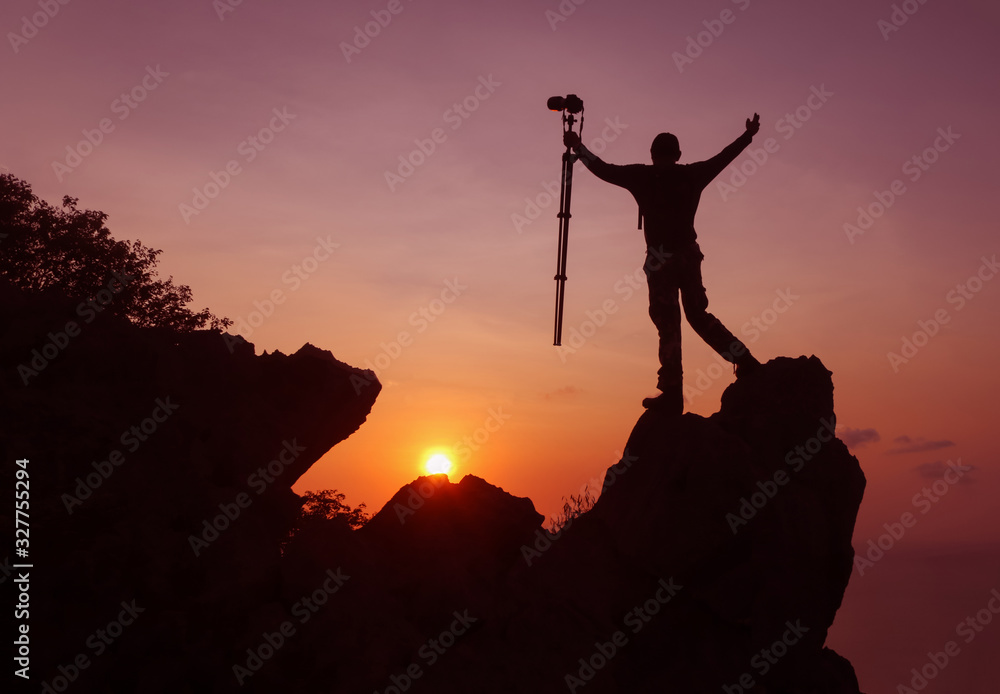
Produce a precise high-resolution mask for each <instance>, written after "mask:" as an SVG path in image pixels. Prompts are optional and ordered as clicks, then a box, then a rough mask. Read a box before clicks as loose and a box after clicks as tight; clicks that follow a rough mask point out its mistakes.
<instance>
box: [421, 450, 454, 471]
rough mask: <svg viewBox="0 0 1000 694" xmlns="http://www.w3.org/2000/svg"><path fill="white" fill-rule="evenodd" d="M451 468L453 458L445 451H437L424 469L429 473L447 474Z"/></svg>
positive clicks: (425, 464)
mask: <svg viewBox="0 0 1000 694" xmlns="http://www.w3.org/2000/svg"><path fill="white" fill-rule="evenodd" d="M451 468H452V465H451V460H450V459H449V458H448V456H446V455H445V454H443V453H435V454H434V455H432V456H431V457H430V458H428V459H427V462H426V463H424V469H425V470H427V474H429V475H447V474H448V473H449V472H451Z"/></svg>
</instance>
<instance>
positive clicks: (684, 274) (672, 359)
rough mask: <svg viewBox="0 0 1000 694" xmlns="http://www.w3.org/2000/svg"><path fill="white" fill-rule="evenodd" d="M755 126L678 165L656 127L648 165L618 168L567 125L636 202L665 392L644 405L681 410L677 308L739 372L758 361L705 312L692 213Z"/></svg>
mask: <svg viewBox="0 0 1000 694" xmlns="http://www.w3.org/2000/svg"><path fill="white" fill-rule="evenodd" d="M758 130H760V116H758V115H757V114H756V113H755V114H753V120H752V121H751V120H750V119H749V118H748V119H747V122H746V132H744V133H743V134H742V135H740V136H739V137H738V138H736V141H735V142H733V143H732V144H731V145H729V146H728V147H726V148H725V149H724V150H722V151H721V152H720V153H719V154H717V155H715V156H714V157H712V158H711V159H709V160H707V161H701V162H697V163H695V164H678V163H677V160H678V159H680V157H681V149H680V144H679V143H678V141H677V138H676V137H675V136H674V135H671V134H670V133H660V134H659V135H657V136H656V137H655V138H654V139H653V144H652V146H651V147H650V149H649V153H650V155H651V156H652V159H653V164H652V166H650V165H648V164H630V165H628V166H616V165H614V164H607V163H605V162H604V161H602V160H601V159H600V158H599V157H598V156H597V155H596V154H594V153H593V152H591V151H590V150H588V149H587V148H586V147H585V146H584V145H583V144H582V143H581V142H580V136H579V135H577V134H576V133H575V132H572V131H569V132H567V133H566V135H565V144H566V146H567V147H572V148H573V151H574V152H576V154H577V155H578V156H579V158H580V160H581V161H582V162H583V163H584V164H585V165H586V167H587V168H588V169H590V170H591V171H592V172H593V173H594V175H595V176H597V177H598V178H600V179H602V180H605V181H607V182H608V183H614V184H615V185H617V186H621V187H622V188H625V189H626V190H628V191H629V192H630V193H632V195H633V197H635V200H636V202H638V203H639V223H640V227H644V230H645V235H646V261H645V263H644V265H643V269H644V271H645V273H646V281H647V284H648V285H649V317H650V318H652V319H653V323H654V325H656V330H657V332H658V333H659V335H660V348H659V357H660V370H659V371H658V372H657V383H656V386H657V388H659V389H660V390H661V391H662V392H661V393H660V395H658V396H657V397H655V398H646V399H645V400H643V401H642V404H643V406H644V407H648V408H654V409H657V410H663V411H666V412H673V413H676V414H680V413H681V412H683V411H684V391H683V382H682V370H681V312H680V305H679V304H678V301H677V294H678V292H680V296H681V302H682V303H683V304H684V315H686V316H687V319H688V323H690V324H691V327H692V328H694V331H695V332H696V333H698V335H700V336H701V338H702V339H703V340H705V342H707V343H708V344H709V346H711V347H712V349H714V350H715V351H716V352H718V353H719V354H720V355H722V358H723V359H725V360H726V361H729V362H731V363H733V364H736V375H737V377H739V376H740V375H741V374H743V373H746V371H747V370H749V369H752V368H754V367H756V366H759V365H760V362H758V361H757V359H755V358H754V357H753V356H752V355H751V354H750V351H749V350H748V349H747V348H746V345H744V344H743V343H742V342H741V341H740V340H738V339H737V338H736V337H735V336H734V335H733V334H732V333H731V332H729V331H728V330H726V328H725V326H723V325H722V323H721V322H719V319H718V318H716V317H715V316H713V315H712V314H711V313H709V312H708V296H707V295H706V294H705V287H704V286H702V283H701V261H702V260H703V259H704V257H705V256H703V255H702V253H701V249H700V248H699V247H698V242H697V241H696V238H697V235H696V234H695V230H694V215H695V212H697V210H698V201H699V199H700V198H701V191H702V190H704V189H705V186H707V185H708V184H709V183H711V181H712V179H714V178H715V177H716V176H718V175H719V173H720V172H721V171H722V170H723V169H725V168H726V167H727V166H728V165H729V164H730V163H731V162H732V161H733V160H734V159H735V158H736V157H737V156H739V154H740V152H742V151H743V150H744V149H746V147H747V145H749V144H750V141H751V140H752V139H753V136H754V135H756V134H757V131H758Z"/></svg>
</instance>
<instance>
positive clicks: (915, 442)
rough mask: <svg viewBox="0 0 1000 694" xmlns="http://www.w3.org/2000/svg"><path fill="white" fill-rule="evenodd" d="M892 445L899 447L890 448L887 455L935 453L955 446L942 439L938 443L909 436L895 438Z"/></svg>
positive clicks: (951, 442)
mask: <svg viewBox="0 0 1000 694" xmlns="http://www.w3.org/2000/svg"><path fill="white" fill-rule="evenodd" d="M893 443H898V444H899V446H898V447H896V448H890V449H889V450H888V452H889V453H925V452H927V451H936V450H939V449H941V448H950V447H951V446H954V445H955V442H954V441H950V440H948V439H942V440H940V441H927V440H926V439H923V438H920V437H917V438H915V439H914V438H910V437H909V436H897V437H896V438H895V439H893Z"/></svg>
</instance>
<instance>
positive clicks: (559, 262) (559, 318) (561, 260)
mask: <svg viewBox="0 0 1000 694" xmlns="http://www.w3.org/2000/svg"><path fill="white" fill-rule="evenodd" d="M573 162H574V159H573V153H572V151H571V150H570V148H569V147H567V148H566V151H565V152H564V153H563V162H562V184H561V187H560V191H559V215H558V216H559V248H558V256H557V258H556V277H555V279H556V320H555V339H554V341H553V344H554V345H556V346H557V347H558V346H559V345H561V344H562V323H563V300H564V298H565V294H566V254H567V250H568V245H569V218H570V211H569V203H570V196H571V194H572V186H573Z"/></svg>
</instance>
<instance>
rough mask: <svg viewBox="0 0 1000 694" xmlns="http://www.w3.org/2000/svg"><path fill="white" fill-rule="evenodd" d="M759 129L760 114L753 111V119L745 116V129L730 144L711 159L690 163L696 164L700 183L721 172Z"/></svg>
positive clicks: (708, 181) (706, 182) (710, 180)
mask: <svg viewBox="0 0 1000 694" xmlns="http://www.w3.org/2000/svg"><path fill="white" fill-rule="evenodd" d="M759 130H760V116H759V115H757V114H756V113H755V114H753V120H750V119H749V118H747V125H746V130H745V131H744V132H743V134H742V135H740V136H739V137H737V138H736V139H735V140H734V141H733V143H732V144H731V145H729V146H728V147H726V148H725V149H724V150H722V151H721V152H719V153H718V154H716V155H715V156H714V157H712V158H711V159H708V160H706V161H702V162H698V163H697V164H692V166H697V167H698V168H699V169H700V171H699V173H701V175H702V176H703V179H702V184H703V185H705V186H707V185H708V184H709V183H711V182H712V179H714V178H715V177H716V176H718V175H719V174H720V173H722V170H723V169H725V168H726V167H727V166H729V165H730V164H731V163H732V162H733V160H734V159H736V157H738V156H739V155H740V152H742V151H743V150H745V149H746V148H747V147H748V146H749V145H750V142H751V141H752V140H753V136H754V135H756V134H757V131H759Z"/></svg>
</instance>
